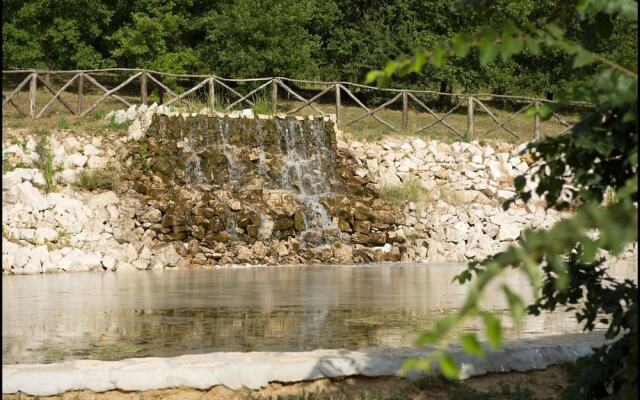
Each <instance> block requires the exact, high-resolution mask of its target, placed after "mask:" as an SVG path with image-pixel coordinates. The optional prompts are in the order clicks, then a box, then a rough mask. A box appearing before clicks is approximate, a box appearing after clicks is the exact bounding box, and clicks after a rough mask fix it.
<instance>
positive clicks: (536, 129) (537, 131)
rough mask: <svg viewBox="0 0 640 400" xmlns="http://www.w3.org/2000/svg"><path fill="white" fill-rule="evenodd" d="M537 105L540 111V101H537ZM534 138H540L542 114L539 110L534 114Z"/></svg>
mask: <svg viewBox="0 0 640 400" xmlns="http://www.w3.org/2000/svg"><path fill="white" fill-rule="evenodd" d="M535 107H536V111H538V108H539V107H540V102H539V101H536V102H535ZM533 138H534V139H535V140H538V139H540V116H539V115H538V113H537V112H536V113H535V114H534V116H533Z"/></svg>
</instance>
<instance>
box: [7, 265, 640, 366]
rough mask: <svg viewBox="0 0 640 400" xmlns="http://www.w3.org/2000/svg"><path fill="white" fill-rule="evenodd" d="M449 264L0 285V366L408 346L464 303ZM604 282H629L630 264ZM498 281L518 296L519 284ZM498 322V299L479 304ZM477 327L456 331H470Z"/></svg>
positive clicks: (549, 325) (564, 325)
mask: <svg viewBox="0 0 640 400" xmlns="http://www.w3.org/2000/svg"><path fill="white" fill-rule="evenodd" d="M463 269H464V266H461V265H456V264H447V265H425V264H391V265H390V264H387V265H368V266H294V267H254V268H225V269H215V270H194V271H189V270H176V271H145V272H133V273H118V272H115V273H103V274H101V273H70V274H55V275H32V276H3V278H2V285H3V291H2V362H3V364H13V363H36V362H38V363H47V362H57V361H62V360H70V359H85V358H90V359H100V360H117V359H122V358H128V357H148V356H158V357H168V356H176V355H180V354H186V353H204V352H213V351H301V350H311V349H317V348H350V349H353V348H360V347H370V346H384V347H402V346H410V345H412V343H413V341H414V339H415V337H416V335H417V333H418V332H420V331H421V330H422V329H425V328H428V327H431V326H432V324H433V323H434V321H435V320H436V319H437V318H438V317H440V316H442V315H443V314H445V313H448V312H453V311H455V310H456V308H457V307H459V306H460V304H461V303H462V301H463V299H464V294H465V287H463V286H461V285H459V284H457V283H452V280H453V278H454V276H455V275H457V274H458V273H459V272H460V271H462V270H463ZM611 273H612V275H614V276H616V277H618V278H628V279H634V280H635V276H636V274H637V267H636V266H635V265H631V264H626V265H618V266H614V267H612V269H611ZM506 279H508V281H509V283H510V284H511V286H512V287H513V288H515V289H516V290H518V291H519V292H520V293H521V294H523V295H529V294H530V288H529V286H528V282H527V280H526V279H525V278H524V277H522V276H519V275H515V274H511V275H510V276H508V277H507V278H506ZM485 301H486V303H485V304H488V305H489V306H490V307H491V309H493V310H494V311H497V312H498V313H500V312H502V313H506V311H505V310H506V303H505V302H504V300H503V298H502V294H501V292H500V291H499V290H492V291H490V293H489V296H488V297H487V298H486V299H485ZM503 324H504V326H505V327H506V332H505V337H506V339H520V338H534V337H538V336H548V335H551V334H560V333H569V332H580V331H581V329H580V327H579V326H577V325H576V322H575V319H574V318H573V315H572V314H571V313H567V312H556V313H553V314H545V315H542V316H541V317H539V318H527V319H526V320H525V321H524V324H523V326H522V327H521V328H520V329H517V330H516V329H514V328H513V327H512V325H511V323H510V320H509V319H508V318H507V317H506V316H505V318H503ZM477 326H480V325H479V323H478V321H470V323H469V324H468V325H467V327H466V329H469V330H475V329H476V327H477Z"/></svg>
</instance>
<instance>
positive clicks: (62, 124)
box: [56, 115, 71, 129]
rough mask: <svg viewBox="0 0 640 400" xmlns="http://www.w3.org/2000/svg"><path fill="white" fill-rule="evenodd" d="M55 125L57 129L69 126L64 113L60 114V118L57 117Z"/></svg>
mask: <svg viewBox="0 0 640 400" xmlns="http://www.w3.org/2000/svg"><path fill="white" fill-rule="evenodd" d="M56 126H57V127H58V129H69V128H70V127H71V124H70V123H69V121H68V120H67V119H66V118H65V117H64V115H61V116H60V118H58V122H57V124H56Z"/></svg>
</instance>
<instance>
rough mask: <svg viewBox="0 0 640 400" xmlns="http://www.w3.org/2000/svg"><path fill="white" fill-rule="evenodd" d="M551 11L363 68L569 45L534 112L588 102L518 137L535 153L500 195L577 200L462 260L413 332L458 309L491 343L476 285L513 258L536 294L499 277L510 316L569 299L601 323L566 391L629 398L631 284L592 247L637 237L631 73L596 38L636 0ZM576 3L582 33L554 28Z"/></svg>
mask: <svg viewBox="0 0 640 400" xmlns="http://www.w3.org/2000/svg"><path fill="white" fill-rule="evenodd" d="M468 3H480V4H481V7H480V11H479V13H478V14H479V15H480V17H481V18H488V16H489V15H490V14H487V13H488V12H490V10H491V6H490V5H488V4H494V3H500V2H499V1H498V2H486V1H473V2H467V3H465V2H462V3H461V7H462V8H464V9H465V10H467V11H469V10H470V8H468ZM465 7H466V8H465ZM560 11H562V10H560ZM560 11H559V12H558V15H559V16H564V18H565V23H564V24H561V25H558V24H555V23H547V24H545V25H544V26H542V27H536V26H533V25H532V24H529V23H525V24H522V25H517V24H516V23H514V22H513V21H510V20H506V21H505V22H504V23H503V24H502V26H501V28H500V29H499V30H495V29H494V28H492V27H491V26H487V27H483V28H480V29H478V30H477V31H476V32H475V33H474V34H467V33H460V34H456V35H455V36H454V38H453V39H452V40H449V41H444V42H441V43H439V44H437V45H436V46H435V47H434V48H433V49H432V50H431V51H418V52H416V53H415V55H414V57H413V58H402V59H398V60H396V61H393V62H390V63H389V64H387V66H386V67H385V69H384V71H372V72H371V73H370V74H369V75H368V79H369V80H371V81H372V80H378V82H380V83H385V82H388V80H389V79H390V78H391V76H393V75H394V74H406V73H410V72H419V71H421V70H422V69H423V68H424V66H425V65H426V63H427V62H431V63H432V64H433V65H435V66H436V67H439V66H443V65H445V63H446V61H447V60H448V59H450V58H459V57H466V56H467V55H469V54H471V52H472V49H473V50H474V51H477V53H478V57H479V59H480V62H481V63H482V64H484V65H490V64H491V63H492V62H494V61H496V60H497V59H498V58H499V59H500V60H502V62H507V61H509V60H511V59H512V58H514V57H518V56H520V55H521V54H523V53H525V52H527V53H533V54H541V52H542V50H543V49H545V51H546V49H551V50H553V51H562V52H564V53H565V54H567V55H568V56H570V57H571V61H572V68H574V69H576V70H577V71H578V74H577V76H582V78H581V79H582V80H581V81H580V82H576V83H575V84H573V85H569V86H567V88H566V89H565V90H563V91H562V92H561V93H560V96H559V97H558V99H557V101H556V102H549V103H545V104H543V105H542V106H540V107H538V108H537V109H536V110H534V113H537V114H538V115H539V116H540V117H541V118H542V119H548V118H550V117H551V115H552V113H553V111H554V110H555V109H556V108H557V107H560V106H563V105H566V104H568V103H569V101H585V102H588V103H591V104H592V105H593V106H592V107H590V108H588V109H587V110H586V111H584V112H583V113H582V115H581V118H580V121H579V122H578V123H577V124H576V125H575V126H574V127H573V128H572V129H571V131H570V132H569V133H567V134H564V135H561V136H557V137H545V138H543V139H541V140H539V141H537V142H533V143H531V144H529V145H528V146H527V148H526V149H525V150H524V152H529V153H530V154H531V155H532V157H533V160H534V163H533V165H532V168H531V169H530V171H529V172H528V173H527V175H526V176H520V177H518V178H516V180H515V181H514V184H515V188H516V191H517V198H514V199H511V200H509V201H507V202H506V203H505V204H504V207H505V208H507V207H509V206H510V205H511V204H513V202H515V201H516V199H518V200H522V201H524V202H527V201H529V200H530V199H531V198H532V197H533V195H534V194H535V195H538V196H541V197H542V198H544V199H545V201H546V203H547V207H552V208H556V209H558V210H561V209H567V208H568V207H569V206H575V207H576V208H575V212H574V213H573V215H572V216H571V217H569V218H566V219H564V220H561V221H559V222H558V223H556V224H555V225H554V226H553V227H551V228H550V229H548V230H532V229H530V230H526V231H525V232H524V233H523V235H522V237H521V239H520V240H519V241H518V244H517V245H513V246H510V247H508V248H507V249H506V250H505V251H503V252H501V253H498V254H495V255H493V256H490V257H488V258H487V259H485V260H483V261H474V262H472V263H470V265H469V267H468V269H467V270H466V271H464V272H462V273H461V274H460V275H459V276H458V277H456V279H457V280H458V281H459V282H460V283H465V282H467V281H471V283H470V290H469V292H468V294H467V298H466V300H465V302H464V304H463V306H462V308H461V309H460V310H459V312H458V313H456V314H454V315H449V316H446V317H444V318H442V319H441V320H439V321H438V322H437V323H436V325H435V328H434V329H432V330H430V331H427V332H424V333H423V334H421V336H420V337H419V339H418V344H419V345H429V344H435V343H437V342H440V341H441V340H443V338H444V337H445V336H446V335H448V334H449V333H451V332H452V331H454V330H455V329H456V328H457V327H459V326H460V325H461V324H462V323H463V322H464V321H465V320H466V319H468V318H471V317H481V318H482V319H483V320H484V323H485V327H486V333H487V337H488V338H489V341H490V343H491V345H492V347H493V348H499V347H500V346H501V342H502V340H501V326H500V320H499V319H497V318H496V317H495V316H494V315H493V314H492V313H491V312H489V311H488V310H486V309H484V308H483V304H482V301H481V296H482V293H483V291H484V290H486V288H487V286H488V285H489V283H490V282H492V281H494V280H495V278H496V277H498V276H499V275H500V274H502V273H503V272H504V271H505V270H506V269H507V268H517V269H520V270H522V271H523V272H524V273H525V274H526V275H527V277H528V279H529V281H530V283H531V286H532V289H533V294H534V298H535V299H536V300H535V302H534V304H532V305H531V306H530V307H528V308H527V307H526V305H525V303H524V301H523V298H522V297H521V295H520V294H518V293H517V292H515V291H514V290H512V289H511V288H510V287H509V286H508V285H506V284H504V285H502V286H501V290H502V291H503V294H504V296H505V298H506V300H507V301H508V304H509V309H510V314H511V317H512V319H513V320H514V323H515V324H516V325H518V324H519V323H520V321H521V320H522V318H523V316H524V314H525V312H527V311H528V312H529V313H531V314H534V315H538V314H539V313H540V312H541V311H542V310H549V311H553V310H555V309H556V308H558V307H568V308H569V309H571V310H575V311H576V318H577V320H578V322H580V323H582V324H583V326H584V329H585V330H592V329H594V327H595V323H596V322H600V323H601V324H604V325H605V326H607V331H606V336H605V337H606V339H608V340H610V342H608V343H606V344H605V345H603V346H602V347H601V348H599V349H597V350H596V351H595V353H594V354H593V355H591V356H587V357H585V358H583V359H581V360H580V361H579V362H578V366H579V368H580V369H579V371H578V372H577V374H576V375H575V376H574V380H573V381H572V385H571V386H570V388H568V389H567V390H566V391H565V393H564V397H565V398H582V399H591V398H603V397H611V398H636V396H637V373H638V371H637V362H638V348H637V334H638V329H637V296H638V292H637V286H636V285H635V284H634V283H633V282H631V281H623V282H619V281H616V280H614V279H612V278H610V277H608V276H607V275H606V269H605V268H603V262H604V257H602V256H601V255H600V253H602V252H604V253H606V254H608V255H614V256H615V255H618V254H620V253H621V252H622V251H623V250H624V248H625V246H626V245H628V244H630V243H632V242H635V241H637V228H638V219H637V200H638V199H637V179H638V170H637V167H638V150H637V146H638V133H637V112H636V107H637V74H636V73H635V72H634V71H632V70H631V69H629V68H627V67H626V66H625V65H621V64H618V63H616V62H614V61H612V60H611V59H609V58H607V57H605V56H604V55H603V54H601V53H598V52H596V51H595V50H597V49H599V48H603V47H604V46H606V44H607V43H609V42H608V40H610V39H611V37H612V35H613V31H614V29H613V27H615V26H620V25H623V26H631V27H633V29H634V30H635V31H636V33H637V3H636V2H635V1H630V0H619V1H601V0H583V1H580V2H578V4H577V6H576V8H575V10H574V11H573V12H564V13H563V12H560ZM565 11H566V10H565ZM576 15H577V16H578V19H579V21H580V22H582V23H584V24H585V30H584V32H583V37H582V38H581V39H582V40H581V42H580V43H579V42H577V41H575V40H571V38H570V35H568V33H567V32H565V31H564V30H563V29H562V28H561V27H562V26H569V25H568V22H570V21H571V20H572V18H575V16H576ZM583 74H587V75H583ZM527 180H531V181H533V182H535V183H537V186H536V188H535V189H533V192H532V191H531V190H530V189H528V188H527V187H528V186H527V185H526V181H527ZM612 192H613V193H614V194H613V195H611V193H612ZM605 200H606V202H605ZM461 340H462V344H463V347H464V348H465V350H466V351H467V352H469V353H471V354H476V355H479V356H481V355H482V354H483V352H484V351H483V349H482V347H481V346H480V344H479V342H478V340H477V337H476V335H475V334H469V333H465V334H462V335H461ZM435 358H436V360H435V361H436V362H438V364H439V365H440V368H441V369H442V371H443V373H444V374H445V375H446V376H448V377H454V376H457V373H458V367H457V365H456V364H455V362H454V361H453V359H451V357H449V356H448V355H446V354H443V353H438V354H437V355H436V357H435ZM430 366H431V361H430V360H413V361H412V362H411V363H408V364H407V365H406V366H405V367H406V368H412V367H424V368H428V367H430Z"/></svg>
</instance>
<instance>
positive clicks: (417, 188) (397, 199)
mask: <svg viewBox="0 0 640 400" xmlns="http://www.w3.org/2000/svg"><path fill="white" fill-rule="evenodd" d="M380 198H382V199H383V200H387V201H390V202H391V203H393V204H394V205H395V206H397V207H399V206H402V205H403V204H404V203H405V202H406V201H413V202H424V201H428V200H430V196H429V191H428V190H427V189H425V188H424V187H423V186H422V184H421V183H420V181H419V180H418V179H416V178H411V179H408V180H406V181H404V182H402V184H400V185H387V186H383V187H382V188H381V189H380Z"/></svg>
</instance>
